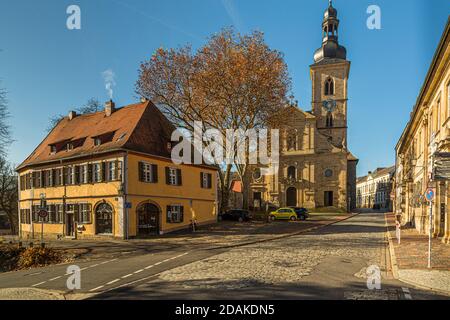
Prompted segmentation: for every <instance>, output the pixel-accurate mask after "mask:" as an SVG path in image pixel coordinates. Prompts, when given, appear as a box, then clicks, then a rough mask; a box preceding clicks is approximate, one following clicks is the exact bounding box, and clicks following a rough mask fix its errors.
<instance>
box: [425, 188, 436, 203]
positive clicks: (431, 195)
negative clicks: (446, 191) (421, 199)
mask: <svg viewBox="0 0 450 320" xmlns="http://www.w3.org/2000/svg"><path fill="white" fill-rule="evenodd" d="M425 198H426V199H427V200H428V201H433V199H434V190H433V189H432V188H428V189H427V191H426V192H425Z"/></svg>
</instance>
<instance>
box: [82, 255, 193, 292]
mask: <svg viewBox="0 0 450 320" xmlns="http://www.w3.org/2000/svg"><path fill="white" fill-rule="evenodd" d="M188 253H189V251H188V252H185V253H182V254H179V255H177V256H174V257H171V258H167V259H164V260H162V261H159V262H156V263H154V264H152V265H150V266H147V267H145V268H143V269H139V270H136V271H135V272H133V273H129V274H127V275H124V276H122V277H120V278H118V279H114V280H112V281H110V282H108V283H106V284H105V285H102V286H98V287H96V288H93V289H91V290H89V292H93V291H97V290H100V289H102V288H104V287H105V286H106V285H111V284H114V283H116V282H118V281H120V280H121V279H125V278H128V277H131V276H132V275H134V274H137V273H141V272H143V271H144V270H148V269H150V268H153V267H155V266H158V265H160V264H162V263H164V262H168V261H171V260H174V259H177V258H180V257H182V256H185V255H187V254H188ZM114 260H117V259H114ZM114 260H110V261H114ZM104 263H106V261H105V262H102V263H100V264H104ZM160 273H161V272H160ZM158 274H159V273H158ZM153 276H155V275H151V276H149V277H145V278H142V279H138V280H135V281H142V280H144V279H147V278H150V277H153ZM131 283H133V282H131ZM128 284H129V283H128ZM125 285H127V283H125V284H123V285H121V286H119V287H117V288H121V287H122V286H125ZM112 289H114V288H112ZM112 289H109V290H112ZM109 290H106V291H109Z"/></svg>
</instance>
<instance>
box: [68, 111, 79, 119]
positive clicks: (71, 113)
mask: <svg viewBox="0 0 450 320" xmlns="http://www.w3.org/2000/svg"><path fill="white" fill-rule="evenodd" d="M76 116H77V113H76V112H75V111H70V112H69V120H72V119H73V118H75V117H76Z"/></svg>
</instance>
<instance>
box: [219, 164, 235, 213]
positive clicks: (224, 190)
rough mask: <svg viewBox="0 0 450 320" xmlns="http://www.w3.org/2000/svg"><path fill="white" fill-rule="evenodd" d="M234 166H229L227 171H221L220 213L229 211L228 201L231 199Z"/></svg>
mask: <svg viewBox="0 0 450 320" xmlns="http://www.w3.org/2000/svg"><path fill="white" fill-rule="evenodd" d="M231 168H232V165H227V167H226V169H225V171H219V178H220V204H219V212H221V213H223V212H225V211H226V210H227V209H228V201H229V199H230V191H231V190H230V188H231V182H230V175H231Z"/></svg>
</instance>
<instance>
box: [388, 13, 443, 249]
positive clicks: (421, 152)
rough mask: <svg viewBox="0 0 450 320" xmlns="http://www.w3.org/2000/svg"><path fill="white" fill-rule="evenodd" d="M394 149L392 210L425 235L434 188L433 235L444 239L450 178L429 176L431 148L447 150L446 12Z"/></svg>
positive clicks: (438, 150) (436, 151)
mask: <svg viewBox="0 0 450 320" xmlns="http://www.w3.org/2000/svg"><path fill="white" fill-rule="evenodd" d="M395 150H396V173H395V207H394V209H395V212H396V214H397V215H399V216H401V220H402V223H403V224H408V225H411V226H414V227H415V228H416V229H418V230H419V231H420V232H421V233H424V234H429V227H430V223H429V218H430V206H429V203H428V202H427V201H426V200H425V198H424V195H425V191H426V190H427V189H428V188H430V187H431V188H434V190H435V194H436V197H435V200H434V202H433V204H432V205H433V215H432V230H433V231H432V235H433V236H434V237H439V238H442V241H443V242H446V243H449V242H450V216H449V209H448V206H449V204H450V190H449V188H450V182H449V181H446V180H439V181H436V180H435V179H433V176H432V171H433V168H432V167H433V162H434V161H433V158H434V156H435V154H436V153H441V152H450V17H449V20H448V21H447V25H446V27H445V30H444V33H443V35H442V37H441V40H440V42H439V45H438V48H437V50H436V53H435V55H434V57H433V60H432V62H431V66H430V68H429V70H428V73H427V76H426V78H425V81H424V84H423V86H422V89H421V91H420V93H419V96H418V98H417V101H416V104H415V106H414V109H413V111H412V112H411V116H410V119H409V122H408V124H407V126H406V128H405V129H404V131H403V133H402V135H401V137H400V139H399V141H398V143H397V145H396V148H395Z"/></svg>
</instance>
